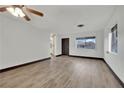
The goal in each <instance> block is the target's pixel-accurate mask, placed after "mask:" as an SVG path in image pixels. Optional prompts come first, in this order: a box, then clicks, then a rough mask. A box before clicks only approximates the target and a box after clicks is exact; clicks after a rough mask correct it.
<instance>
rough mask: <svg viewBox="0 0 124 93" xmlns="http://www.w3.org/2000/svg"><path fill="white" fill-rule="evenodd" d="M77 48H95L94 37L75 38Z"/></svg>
mask: <svg viewBox="0 0 124 93" xmlns="http://www.w3.org/2000/svg"><path fill="white" fill-rule="evenodd" d="M76 46H77V48H86V49H95V46H96V37H84V38H76Z"/></svg>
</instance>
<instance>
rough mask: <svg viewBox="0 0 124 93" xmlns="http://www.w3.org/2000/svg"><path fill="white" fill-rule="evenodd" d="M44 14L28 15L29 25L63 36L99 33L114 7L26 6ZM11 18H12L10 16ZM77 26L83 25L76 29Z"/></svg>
mask: <svg viewBox="0 0 124 93" xmlns="http://www.w3.org/2000/svg"><path fill="white" fill-rule="evenodd" d="M28 7H30V8H34V9H37V10H39V11H41V12H43V13H44V17H38V16H35V15H32V14H28V15H29V16H30V17H31V19H32V20H31V21H30V24H31V25H33V26H36V27H38V28H40V29H49V31H50V32H55V33H60V34H65V33H78V32H83V31H98V30H99V31H100V30H102V29H104V27H105V25H106V24H107V22H108V20H109V19H110V17H111V15H112V13H113V11H114V8H115V6H103V5H102V6H98V5H97V6H86V5H85V6H84V5H82V6H46V5H45V6H42V5H39V6H38V5H37V6H28ZM11 17H12V16H11ZM24 22H25V21H24ZM78 24H84V25H85V26H84V27H82V28H78V27H77V25H78Z"/></svg>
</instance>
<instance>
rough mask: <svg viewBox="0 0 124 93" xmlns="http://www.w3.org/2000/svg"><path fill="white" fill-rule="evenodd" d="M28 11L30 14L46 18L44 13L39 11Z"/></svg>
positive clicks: (28, 9)
mask: <svg viewBox="0 0 124 93" xmlns="http://www.w3.org/2000/svg"><path fill="white" fill-rule="evenodd" d="M26 10H27V11H28V12H31V13H33V14H35V15H38V16H44V14H43V13H42V12H39V11H36V10H33V9H30V8H26Z"/></svg>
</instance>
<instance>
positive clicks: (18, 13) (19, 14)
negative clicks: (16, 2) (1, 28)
mask: <svg viewBox="0 0 124 93" xmlns="http://www.w3.org/2000/svg"><path fill="white" fill-rule="evenodd" d="M6 9H7V10H8V11H9V12H10V13H11V14H12V15H14V16H16V17H24V16H25V14H24V13H23V11H22V10H21V9H20V8H18V7H16V8H13V7H9V8H6Z"/></svg>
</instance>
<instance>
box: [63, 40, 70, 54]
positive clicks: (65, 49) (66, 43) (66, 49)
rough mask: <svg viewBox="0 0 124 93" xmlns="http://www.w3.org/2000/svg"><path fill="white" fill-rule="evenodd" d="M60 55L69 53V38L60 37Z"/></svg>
mask: <svg viewBox="0 0 124 93" xmlns="http://www.w3.org/2000/svg"><path fill="white" fill-rule="evenodd" d="M62 55H69V38H63V39H62Z"/></svg>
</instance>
